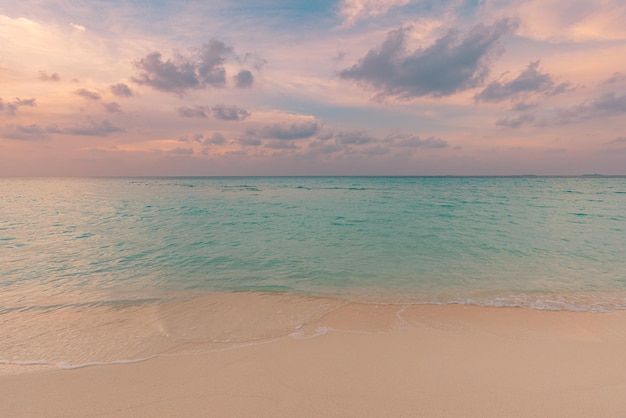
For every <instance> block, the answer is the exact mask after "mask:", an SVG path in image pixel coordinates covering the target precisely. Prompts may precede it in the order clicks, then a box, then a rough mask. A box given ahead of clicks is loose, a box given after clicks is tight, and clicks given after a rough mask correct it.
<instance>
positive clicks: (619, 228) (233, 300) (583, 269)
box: [0, 177, 626, 367]
mask: <svg viewBox="0 0 626 418" xmlns="http://www.w3.org/2000/svg"><path fill="white" fill-rule="evenodd" d="M625 244H626V178H604V177H580V178H537V177H511V178H456V177H439V178H434V177H433V178H420V177H418V178H413V177H406V178H405V177H391V178H383V177H372V178H354V177H349V178H334V177H328V178H307V177H305V178H295V177H294V178H67V179H63V178H58V179H57V178H43V179H40V178H35V179H7V178H5V179H0V335H2V338H1V339H0V364H8V365H13V366H15V365H21V366H19V367H23V365H32V364H44V365H57V366H61V367H66V366H67V367H76V366H81V365H86V364H87V365H88V364H97V363H103V362H104V363H107V362H120V361H122V362H126V361H135V360H139V359H145V358H150V357H153V356H155V355H163V354H172V353H180V352H196V351H202V350H206V349H214V348H215V347H222V348H223V347H224V344H226V343H237V344H239V343H247V342H254V341H260V340H267V339H271V338H276V337H280V336H286V335H300V334H301V333H302V332H303V330H304V329H306V328H307V326H308V324H314V323H315V322H316V321H317V319H319V318H321V317H323V316H324V315H326V314H327V313H328V312H331V311H332V310H333V309H336V308H337V306H340V305H341V303H345V301H346V300H347V301H356V302H366V303H377V304H380V303H384V304H399V305H401V306H405V305H406V304H433V303H434V304H473V305H481V306H516V307H522V308H526V309H542V310H570V311H592V312H606V311H614V310H621V309H626V251H625V248H626V246H625ZM398 312H401V310H399V311H398ZM311 332H313V334H315V335H318V334H320V331H319V330H315V329H313V330H312V331H311ZM220 349H221V348H220ZM13 366H11V367H13Z"/></svg>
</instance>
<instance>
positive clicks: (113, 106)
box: [102, 102, 122, 113]
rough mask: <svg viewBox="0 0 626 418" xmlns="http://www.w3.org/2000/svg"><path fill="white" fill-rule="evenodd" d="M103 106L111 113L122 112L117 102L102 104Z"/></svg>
mask: <svg viewBox="0 0 626 418" xmlns="http://www.w3.org/2000/svg"><path fill="white" fill-rule="evenodd" d="M102 106H104V108H105V109H106V111H107V112H109V113H120V112H121V111H122V108H121V106H120V105H119V103H116V102H110V103H102Z"/></svg>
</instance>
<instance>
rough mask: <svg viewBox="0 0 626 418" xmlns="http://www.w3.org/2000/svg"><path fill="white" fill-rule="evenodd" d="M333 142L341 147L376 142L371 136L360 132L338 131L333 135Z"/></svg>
mask: <svg viewBox="0 0 626 418" xmlns="http://www.w3.org/2000/svg"><path fill="white" fill-rule="evenodd" d="M335 140H336V141H337V143H339V144H343V145H363V144H369V143H372V142H376V141H378V139H376V138H374V137H373V136H369V135H367V134H365V133H363V132H361V131H349V132H345V131H339V132H337V133H336V134H335Z"/></svg>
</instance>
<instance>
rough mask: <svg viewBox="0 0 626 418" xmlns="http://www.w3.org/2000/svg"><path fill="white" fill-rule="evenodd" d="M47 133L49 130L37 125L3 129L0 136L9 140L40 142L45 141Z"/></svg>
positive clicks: (14, 126) (10, 126) (11, 126)
mask: <svg viewBox="0 0 626 418" xmlns="http://www.w3.org/2000/svg"><path fill="white" fill-rule="evenodd" d="M47 133H48V130H47V129H44V128H42V127H41V126H39V125H37V124H31V125H9V126H5V127H4V128H3V130H2V132H1V133H0V136H1V137H3V138H8V139H18V140H40V139H44V138H45V137H46V134H47Z"/></svg>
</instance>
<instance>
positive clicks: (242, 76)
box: [233, 70, 254, 88]
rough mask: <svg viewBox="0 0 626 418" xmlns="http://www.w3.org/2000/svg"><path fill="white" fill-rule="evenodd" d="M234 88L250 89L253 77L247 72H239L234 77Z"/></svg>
mask: <svg viewBox="0 0 626 418" xmlns="http://www.w3.org/2000/svg"><path fill="white" fill-rule="evenodd" d="M233 78H234V80H235V86H237V87H239V88H250V87H252V84H253V83H254V76H253V75H252V73H251V72H250V71H248V70H241V71H239V72H238V73H237V75H235V76H234V77H233Z"/></svg>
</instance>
